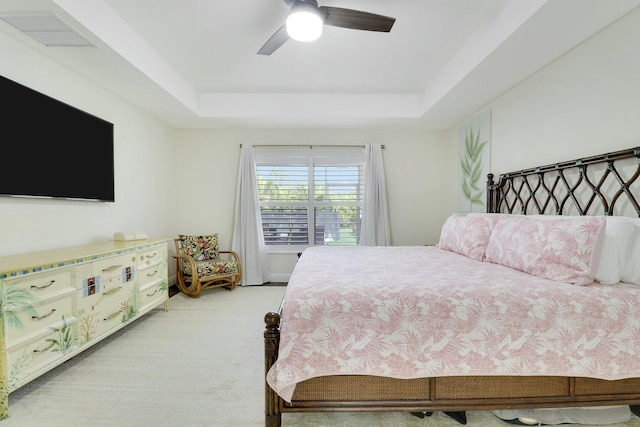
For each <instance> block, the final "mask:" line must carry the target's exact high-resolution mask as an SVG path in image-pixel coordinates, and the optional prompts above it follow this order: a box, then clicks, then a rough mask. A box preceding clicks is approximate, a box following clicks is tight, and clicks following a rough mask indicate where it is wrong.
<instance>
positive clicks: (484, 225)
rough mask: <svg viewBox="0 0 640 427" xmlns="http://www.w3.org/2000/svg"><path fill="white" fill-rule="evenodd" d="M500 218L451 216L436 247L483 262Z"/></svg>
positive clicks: (443, 227) (494, 216)
mask: <svg viewBox="0 0 640 427" xmlns="http://www.w3.org/2000/svg"><path fill="white" fill-rule="evenodd" d="M499 217H500V216H499V215H492V216H474V217H471V216H465V215H460V214H453V215H450V216H449V217H448V218H447V220H446V221H445V223H444V225H443V226H442V230H441V231H440V240H439V242H438V244H437V245H436V246H437V247H439V248H440V249H445V250H448V251H451V252H456V253H458V254H460V255H464V256H466V257H469V258H471V259H475V260H478V261H482V260H484V256H485V251H486V249H487V244H488V243H489V237H490V236H491V232H492V230H493V227H494V226H495V224H496V222H497V221H498V218H499Z"/></svg>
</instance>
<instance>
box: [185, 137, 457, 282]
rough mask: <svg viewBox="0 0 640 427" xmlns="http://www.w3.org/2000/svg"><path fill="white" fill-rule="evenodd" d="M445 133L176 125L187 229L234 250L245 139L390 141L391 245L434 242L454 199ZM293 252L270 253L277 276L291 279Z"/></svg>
mask: <svg viewBox="0 0 640 427" xmlns="http://www.w3.org/2000/svg"><path fill="white" fill-rule="evenodd" d="M447 136H448V133H447V132H437V131H372V130H360V131H357V130H308V131H307V130H212V129H208V130H205V129H201V130H179V131H177V144H178V146H179V150H178V163H179V165H180V170H181V172H180V178H179V179H180V180H181V181H183V182H185V183H192V184H193V185H191V186H190V185H185V186H181V187H180V196H179V197H180V198H181V200H182V202H181V203H182V204H183V205H184V206H189V205H192V206H196V207H197V208H195V209H181V210H180V211H179V212H178V219H177V223H178V224H179V229H180V230H181V232H182V231H184V232H185V233H215V232H217V233H218V234H219V239H220V246H221V248H229V247H230V245H231V237H232V236H231V234H232V231H233V215H234V209H233V208H234V201H235V191H236V188H235V183H236V176H237V170H238V162H239V160H240V144H254V145H260V144H344V145H350V144H351V145H361V144H364V143H367V142H373V143H381V144H384V145H385V150H384V151H383V160H384V164H385V172H386V175H387V192H388V200H389V205H390V212H389V217H390V220H391V232H392V236H391V237H392V241H393V244H394V245H424V244H433V243H435V242H437V240H438V238H439V235H440V228H441V227H442V223H443V222H444V219H445V218H446V216H447V215H448V214H449V213H450V212H451V211H452V209H453V206H454V205H455V198H454V197H453V194H452V189H453V188H455V182H454V180H455V179H456V176H457V175H456V169H455V164H456V163H455V147H454V146H451V145H450V144H447ZM295 262H296V253H295V252H293V251H292V252H289V253H285V254H270V255H269V259H268V264H269V268H270V271H271V273H272V275H273V277H274V281H281V280H286V278H288V275H289V274H291V271H292V270H293V266H294V265H295Z"/></svg>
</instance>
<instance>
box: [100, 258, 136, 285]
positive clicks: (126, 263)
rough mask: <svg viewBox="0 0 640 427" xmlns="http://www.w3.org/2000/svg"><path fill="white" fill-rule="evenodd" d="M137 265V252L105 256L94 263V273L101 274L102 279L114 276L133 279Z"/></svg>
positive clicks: (125, 279)
mask: <svg viewBox="0 0 640 427" xmlns="http://www.w3.org/2000/svg"><path fill="white" fill-rule="evenodd" d="M135 265H136V254H135V253H130V254H125V255H118V256H115V257H112V258H105V259H101V260H99V261H95V262H94V263H93V275H94V276H99V277H100V280H101V281H106V280H108V279H111V278H113V277H123V278H124V280H123V281H128V280H133V275H134V267H135Z"/></svg>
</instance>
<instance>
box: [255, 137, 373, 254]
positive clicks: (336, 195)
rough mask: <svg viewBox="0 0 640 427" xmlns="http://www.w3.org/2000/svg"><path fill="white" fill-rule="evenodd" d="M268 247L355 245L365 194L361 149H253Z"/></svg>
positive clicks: (362, 153)
mask: <svg viewBox="0 0 640 427" xmlns="http://www.w3.org/2000/svg"><path fill="white" fill-rule="evenodd" d="M255 153H256V174H257V180H258V199H259V204H260V212H261V217H262V230H263V234H264V241H265V244H266V245H268V246H270V247H272V248H274V247H278V246H284V247H287V248H291V247H292V246H298V247H306V246H309V245H325V244H331V245H356V244H358V242H359V239H360V221H361V218H362V203H363V193H364V152H363V149H362V147H336V148H332V147H314V148H310V147H297V146H291V147H259V146H256V147H255Z"/></svg>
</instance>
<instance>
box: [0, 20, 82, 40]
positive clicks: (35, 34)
mask: <svg viewBox="0 0 640 427" xmlns="http://www.w3.org/2000/svg"><path fill="white" fill-rule="evenodd" d="M0 19H1V20H3V21H5V22H6V23H7V24H9V25H11V26H12V27H15V28H17V29H18V30H19V31H22V32H23V33H25V34H26V35H28V36H29V37H32V38H34V39H35V40H37V41H38V42H40V43H42V44H43V45H45V46H93V44H92V43H91V42H89V40H87V39H86V38H84V37H83V36H81V35H80V34H78V32H76V31H75V30H73V29H72V28H71V27H69V26H68V25H67V24H66V23H64V22H62V21H61V20H60V19H59V18H57V17H56V16H53V15H21V16H0Z"/></svg>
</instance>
